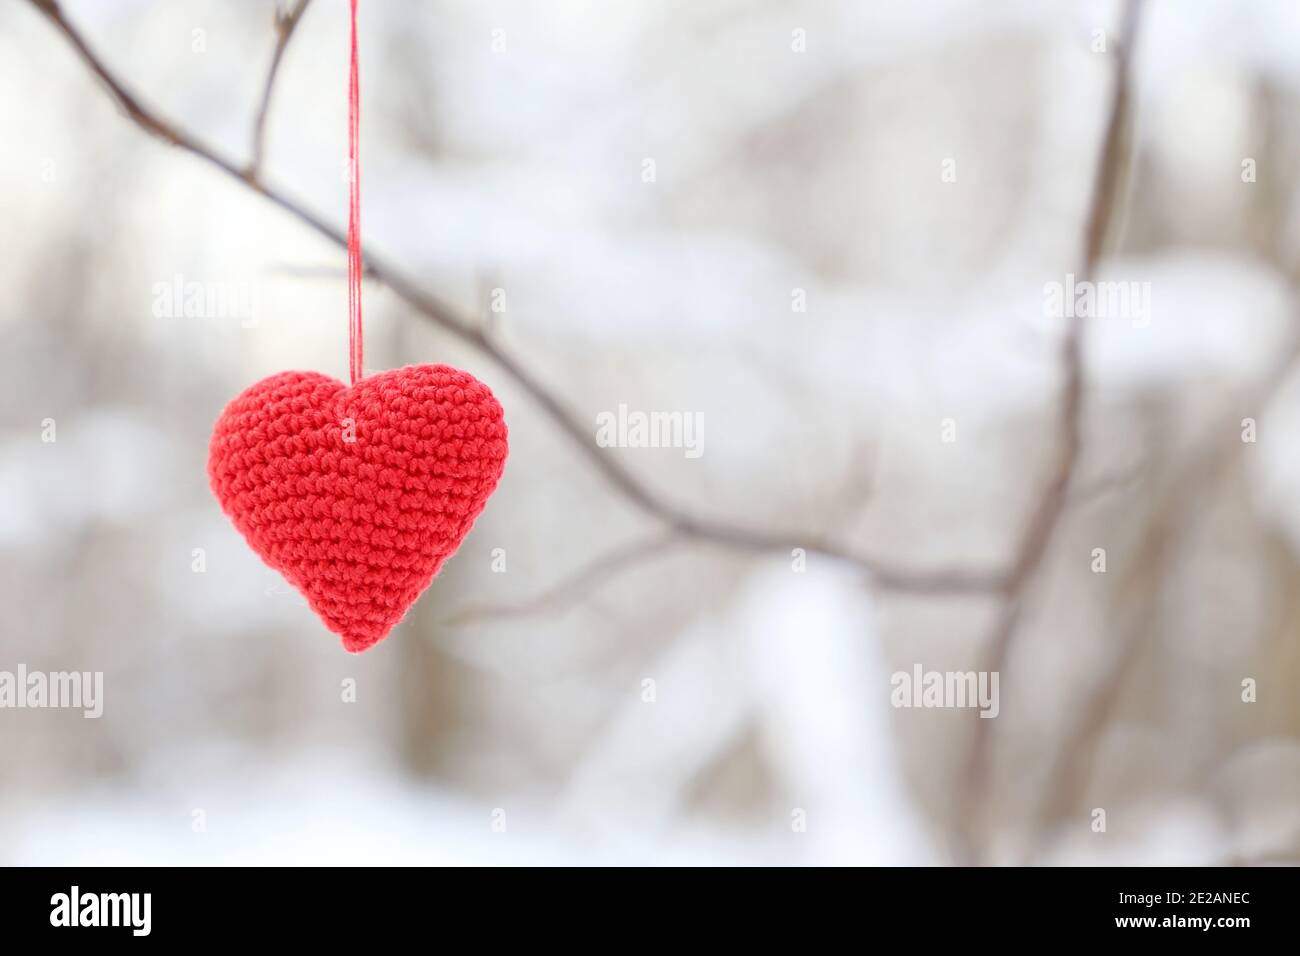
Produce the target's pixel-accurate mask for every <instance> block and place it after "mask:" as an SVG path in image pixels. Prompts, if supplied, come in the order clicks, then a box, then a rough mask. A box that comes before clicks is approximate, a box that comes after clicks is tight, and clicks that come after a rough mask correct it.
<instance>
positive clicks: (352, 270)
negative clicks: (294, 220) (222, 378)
mask: <svg viewBox="0 0 1300 956" xmlns="http://www.w3.org/2000/svg"><path fill="white" fill-rule="evenodd" d="M360 118H361V97H360V96H359V95H358V92H357V0H352V66H351V70H350V71H349V76H348V374H349V375H350V376H351V377H352V384H353V385H355V384H357V380H358V379H360V378H362V377H364V375H365V372H364V369H363V366H362V354H363V350H362V341H361V339H362V336H361V272H362V268H361V149H360V146H361V144H360V141H359V137H358V135H357V131H358V129H359V126H360Z"/></svg>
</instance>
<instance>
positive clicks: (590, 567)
mask: <svg viewBox="0 0 1300 956" xmlns="http://www.w3.org/2000/svg"><path fill="white" fill-rule="evenodd" d="M680 542H681V538H680V536H679V535H676V534H674V533H672V532H668V533H666V534H657V535H652V536H650V537H648V538H642V539H639V540H636V541H633V542H632V543H630V544H625V545H621V546H619V547H617V548H615V549H613V550H612V551H609V552H608V553H606V554H603V555H600V556H599V557H597V558H594V559H593V560H591V561H590V562H588V563H587V564H585V565H583V566H582V567H581V568H579V569H578V570H576V571H574V572H573V573H572V574H569V575H568V576H566V577H565V578H564V579H563V580H561V581H560V582H559V583H558V584H556V585H554V586H553V587H550V588H548V589H547V590H545V591H543V592H542V593H540V594H538V595H535V596H534V597H531V598H528V599H527V600H525V601H522V602H520V603H518V604H507V605H482V606H474V607H468V608H466V609H465V610H463V611H460V612H459V613H457V614H453V615H452V616H451V617H449V618H447V619H446V620H445V621H444V622H443V623H444V624H447V625H451V626H457V625H462V624H467V623H469V622H471V621H481V620H488V619H493V618H504V617H524V616H527V615H530V614H536V613H539V612H542V611H551V612H556V611H563V610H566V609H567V608H569V607H571V606H572V605H574V604H577V603H578V602H579V601H580V600H581V599H582V597H583V595H585V594H589V593H591V592H592V591H593V590H595V589H596V588H598V587H600V586H601V585H602V584H604V583H605V582H606V581H609V580H611V579H612V578H614V577H616V576H617V575H619V574H621V573H623V572H624V571H626V570H628V569H630V568H632V567H635V566H636V565H639V564H641V563H643V562H645V561H649V560H650V559H652V558H654V557H657V556H658V555H660V554H663V553H664V552H665V551H667V550H668V549H669V548H671V547H672V546H673V545H674V544H678V543H680Z"/></svg>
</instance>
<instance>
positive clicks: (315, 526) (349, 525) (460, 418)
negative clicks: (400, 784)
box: [208, 365, 506, 653]
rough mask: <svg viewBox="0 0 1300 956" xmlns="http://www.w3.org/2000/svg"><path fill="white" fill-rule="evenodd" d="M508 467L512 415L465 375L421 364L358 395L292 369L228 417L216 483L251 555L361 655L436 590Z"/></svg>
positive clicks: (216, 440) (213, 465) (216, 436)
mask: <svg viewBox="0 0 1300 956" xmlns="http://www.w3.org/2000/svg"><path fill="white" fill-rule="evenodd" d="M505 461H506V425H505V421H504V420H503V418H502V413H501V406H500V404H498V402H497V400H496V399H495V398H493V396H492V393H491V392H490V391H488V388H487V386H486V385H484V384H483V383H482V382H480V381H478V380H477V379H476V378H474V376H472V375H469V374H468V373H466V372H462V371H459V370H458V369H454V368H450V367H448V366H446V365H416V366H410V367H408V368H402V369H395V370H393V371H391V372H383V373H381V374H379V375H374V376H372V377H370V378H366V379H362V380H361V381H360V382H357V384H356V385H354V386H352V387H351V388H349V387H347V386H346V385H344V384H343V383H342V382H340V381H338V380H337V379H333V378H330V377H329V376H327V375H320V374H318V373H316V372H281V373H280V374H279V375H272V376H271V377H270V378H265V379H263V380H262V381H260V382H258V383H257V384H256V385H253V386H250V387H249V388H248V389H246V390H245V391H244V392H243V393H242V394H241V395H240V396H239V397H238V398H236V399H235V400H234V401H233V402H231V403H230V404H229V405H228V406H227V407H226V410H225V411H224V412H222V413H221V417H220V418H219V419H217V424H216V427H215V428H214V429H213V432H212V445H211V448H210V449H209V455H208V477H209V479H210V480H211V482H212V491H213V493H214V494H216V496H217V500H218V501H220V502H221V507H222V509H223V510H224V511H225V512H226V514H228V515H229V516H230V518H231V520H232V521H233V522H234V523H235V527H236V528H238V529H239V531H240V533H241V534H243V536H244V537H245V538H246V539H247V540H248V543H249V545H250V546H251V547H252V549H253V550H254V551H256V552H257V553H258V554H259V555H260V556H261V558H262V560H263V561H265V562H266V563H267V564H269V565H270V566H271V567H273V568H275V570H277V571H279V572H280V573H281V574H283V575H284V577H285V579H286V580H288V581H289V583H290V584H292V585H293V586H294V587H296V588H297V589H298V590H299V591H301V592H302V593H303V595H304V596H305V597H306V598H307V602H308V603H309V604H310V605H311V607H312V610H314V611H315V612H316V613H317V614H318V615H320V618H321V620H323V621H324V622H325V626H326V627H328V628H329V629H330V630H331V631H334V632H335V633H336V634H339V635H340V636H341V637H342V638H343V646H344V648H346V649H347V650H349V651H352V652H354V653H355V652H359V651H363V650H365V649H366V648H368V647H370V646H372V645H374V644H375V643H377V642H378V641H380V640H382V639H383V638H384V637H385V635H387V634H388V632H389V631H390V630H392V628H393V626H394V625H395V624H397V622H398V621H400V620H401V619H402V616H403V615H404V614H405V613H406V610H407V608H409V607H410V606H411V605H412V604H413V603H415V599H416V598H418V597H419V596H420V593H421V592H422V591H424V589H425V588H426V587H428V586H429V582H430V581H432V580H433V576H434V575H435V574H437V573H438V569H439V568H440V567H441V566H442V563H443V561H445V560H446V559H447V558H448V557H450V556H451V554H452V553H453V552H455V550H456V548H457V547H459V546H460V542H461V540H462V539H463V538H464V537H465V535H466V534H468V533H469V529H470V526H471V525H472V524H473V523H474V519H475V518H477V517H478V515H479V512H480V511H482V510H483V505H484V504H485V503H486V502H487V499H488V496H489V495H490V494H492V491H493V489H494V488H496V484H497V480H498V479H499V478H500V477H501V470H502V469H503V468H504V467H505Z"/></svg>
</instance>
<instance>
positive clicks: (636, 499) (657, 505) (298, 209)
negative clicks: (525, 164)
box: [30, 0, 1018, 594]
mask: <svg viewBox="0 0 1300 956" xmlns="http://www.w3.org/2000/svg"><path fill="white" fill-rule="evenodd" d="M30 2H31V3H32V4H33V6H35V7H36V8H37V9H38V10H40V11H41V12H42V13H44V14H45V16H46V17H48V18H49V20H50V21H51V22H52V23H53V24H54V26H55V27H56V28H57V29H58V30H59V31H60V32H61V33H62V34H63V35H64V36H65V37H66V38H67V40H68V42H69V43H70V44H71V45H72V47H73V49H74V50H76V52H77V55H78V56H79V57H80V58H81V59H82V61H83V62H84V63H85V64H86V65H87V66H88V67H89V68H90V70H91V71H92V72H93V73H94V74H95V75H96V76H98V77H99V79H100V80H101V81H102V82H103V83H104V84H105V85H106V86H107V88H108V91H109V93H110V94H111V95H112V97H113V98H114V99H115V100H116V101H117V103H118V105H119V106H121V108H122V109H123V110H124V111H125V112H126V114H127V116H128V118H130V119H131V120H132V121H133V122H134V123H135V124H136V125H138V126H139V127H140V128H141V129H143V130H144V131H145V132H147V133H149V134H150V135H152V136H155V137H157V138H158V139H161V140H162V141H164V142H166V143H169V144H171V145H174V146H178V147H180V148H181V149H183V150H185V151H186V152H188V153H190V154H192V155H194V156H197V157H199V158H200V159H202V160H205V161H206V162H208V163H210V164H212V165H214V166H216V167H217V168H218V169H220V170H222V171H223V172H225V173H226V174H227V175H229V176H231V177H233V178H235V179H237V180H239V181H240V182H242V183H244V184H245V185H246V186H247V187H248V188H250V189H252V190H253V191H255V192H256V193H258V194H259V195H261V196H262V197H264V198H265V199H267V200H269V201H270V202H272V203H274V204H275V205H277V206H279V207H280V208H281V209H283V210H284V211H286V212H288V213H290V214H291V215H293V216H294V217H296V218H297V219H298V220H299V221H301V222H302V223H304V224H305V225H307V226H309V227H310V228H312V229H313V230H314V231H316V232H317V233H319V234H320V235H322V236H324V237H325V238H326V239H329V240H330V241H331V242H333V243H335V244H336V245H338V246H340V247H343V248H346V246H347V239H346V236H345V235H344V234H343V233H342V232H341V231H340V230H339V229H338V228H336V227H335V226H333V225H331V224H330V223H328V222H326V221H325V219H324V218H322V217H321V216H320V215H318V214H316V213H314V212H312V211H310V210H308V209H307V208H306V207H305V206H303V205H302V204H300V203H298V202H297V201H295V200H293V199H291V198H289V197H288V196H287V195H286V194H285V193H283V192H281V191H279V190H276V189H273V188H271V187H269V186H267V185H266V184H265V183H264V182H263V180H262V179H261V177H260V175H256V174H255V173H256V171H257V167H256V163H257V160H258V157H256V156H255V157H254V161H253V163H252V164H240V163H238V162H236V161H234V160H232V159H230V158H229V157H227V156H224V155H222V154H221V153H220V152H218V151H217V150H216V149H214V148H213V147H211V146H209V145H207V144H205V143H204V142H203V141H202V140H200V139H199V138H198V137H197V136H195V135H194V134H193V133H191V132H190V131H188V130H186V129H184V128H183V127H181V126H179V125H177V124H176V123H174V122H172V121H171V120H168V119H165V118H163V117H161V116H160V115H159V114H158V113H157V112H155V111H154V110H152V109H148V108H146V107H145V106H144V105H143V104H142V103H141V102H140V101H139V100H138V99H137V98H136V97H135V96H134V95H132V94H131V93H130V92H128V91H127V89H126V87H125V86H124V85H123V83H122V81H121V80H119V79H118V78H117V76H116V75H115V74H114V73H113V72H112V71H111V70H110V69H109V68H108V67H107V66H106V65H105V64H104V62H103V61H102V60H101V59H100V58H99V56H98V55H97V54H96V53H95V52H94V51H93V50H91V49H90V47H89V45H88V44H87V43H86V41H85V39H84V38H83V37H82V36H81V34H80V32H79V31H78V30H77V29H76V28H75V27H74V25H73V24H72V23H71V22H70V21H69V20H68V19H67V18H66V17H65V16H64V15H63V11H62V10H61V9H60V7H59V4H58V3H57V2H56V0H30ZM296 22H297V21H295V23H296ZM277 29H279V30H280V36H281V38H282V40H283V42H284V43H286V44H287V42H288V36H287V33H286V31H285V28H284V27H283V26H278V27H277ZM270 79H271V81H273V80H274V76H272V77H271V78H270ZM258 122H260V119H259V120H258ZM256 139H257V137H256V135H255V136H254V140H255V141H256ZM366 259H367V268H368V271H369V273H370V274H371V275H373V276H374V277H375V278H376V279H378V280H379V281H381V282H382V283H384V285H386V286H387V287H388V288H389V289H391V290H392V291H393V292H394V293H396V294H397V296H398V297H400V298H401V299H403V300H404V301H405V302H406V303H407V304H408V305H409V306H411V307H412V308H413V309H414V310H415V311H416V312H417V313H419V314H420V315H421V316H423V317H424V318H426V319H428V320H429V321H431V322H433V323H434V324H435V325H437V326H439V327H440V328H442V329H444V330H446V331H447V332H450V333H451V334H452V335H454V336H455V337H457V338H458V339H460V340H461V341H463V342H465V343H467V344H469V345H470V346H472V347H474V348H475V349H477V350H478V351H479V352H481V353H482V354H484V355H486V356H487V357H488V358H490V359H491V360H492V361H493V362H495V363H496V364H497V366H498V367H500V368H501V369H502V370H503V371H505V372H506V373H507V374H508V375H509V376H510V377H511V378H512V379H513V380H514V382H515V384H516V385H518V386H519V387H520V388H521V389H523V391H524V392H525V393H526V394H527V395H528V396H529V397H530V398H531V399H532V400H533V402H534V403H535V404H536V405H537V407H538V408H539V409H540V410H541V411H542V412H543V413H544V414H545V415H546V417H547V418H549V419H550V420H551V421H552V422H553V423H554V424H555V425H556V426H557V427H558V428H559V430H560V431H561V432H562V433H563V434H564V435H566V436H567V437H568V439H569V440H570V441H571V442H572V443H573V444H574V445H575V446H576V447H577V448H578V449H579V450H580V451H581V453H582V454H583V455H584V456H585V457H586V458H587V460H588V461H589V462H590V463H591V464H592V466H593V467H594V468H595V469H596V470H597V471H598V472H600V473H601V474H602V475H604V476H605V478H606V479H607V480H608V481H609V482H610V484H612V485H613V486H614V487H615V488H616V489H617V490H618V491H619V492H620V493H621V494H622V495H623V496H624V497H625V498H626V499H627V500H628V501H629V502H630V503H631V504H633V505H634V506H635V507H637V508H638V509H640V510H641V511H642V512H644V513H645V514H647V515H649V516H650V517H652V518H655V519H657V520H658V521H660V522H662V523H663V524H665V525H667V526H668V529H669V530H670V531H672V532H674V533H676V534H680V535H682V536H684V537H687V538H694V539H698V540H701V541H708V542H712V543H714V544H718V545H721V546H724V547H728V548H732V549H735V550H738V551H750V552H766V551H787V552H788V551H790V550H791V549H793V548H802V549H804V550H805V551H806V552H809V553H815V554H820V555H823V556H825V557H829V558H833V559H835V560H839V561H843V562H845V563H847V564H850V565H853V566H855V567H857V568H859V569H861V570H862V571H863V572H865V573H866V574H868V575H870V577H871V579H872V580H873V582H874V583H875V584H876V585H878V586H880V587H884V588H890V589H895V590H899V591H908V592H915V593H924V594H989V593H1000V592H1005V593H1010V591H1011V588H1010V584H1011V582H1014V581H1015V578H1016V575H1017V573H1018V565H1017V567H1016V568H1012V569H1011V571H1009V572H1007V571H1000V570H996V569H994V570H984V569H970V568H939V569H933V568H912V567H901V566H896V565H893V564H891V563H889V562H887V561H885V560H882V559H880V558H878V557H875V556H872V555H866V554H862V553H859V552H857V551H855V550H852V549H850V548H848V547H846V546H844V545H843V544H841V543H839V542H837V541H835V540H833V539H831V538H829V537H826V538H814V539H812V540H808V538H807V537H806V536H802V535H796V534H790V533H786V532H781V531H768V530H765V529H755V528H747V527H741V526H737V525H732V524H727V523H723V522H719V521H714V520H711V519H709V518H703V517H699V516H696V515H693V514H691V513H689V512H687V511H685V510H683V509H681V508H680V507H678V506H676V505H674V504H672V503H669V502H667V501H665V500H664V499H662V498H661V497H659V496H658V495H657V494H656V493H655V492H653V491H652V490H651V489H650V488H648V487H647V486H646V485H645V484H644V483H643V482H642V481H641V480H640V479H639V478H638V477H636V476H635V475H634V474H633V473H632V472H631V471H629V470H628V469H627V468H625V467H624V466H623V465H621V464H620V463H619V462H618V460H617V459H615V458H614V457H613V456H611V455H609V454H607V453H605V452H604V451H602V450H601V449H600V448H598V447H597V446H596V444H595V442H594V441H593V440H592V437H593V436H592V434H591V431H590V429H588V428H587V427H586V426H585V425H584V424H583V423H582V422H581V421H580V419H579V418H578V417H577V416H576V415H575V414H574V413H573V412H572V411H571V410H570V409H569V408H568V407H566V405H565V403H564V401H563V400H562V399H561V398H560V397H559V396H557V395H556V394H555V393H553V392H552V391H551V390H550V389H549V388H548V387H547V386H546V385H544V384H543V383H542V382H541V381H539V380H538V378H537V377H536V376H535V375H534V374H533V373H532V372H531V371H529V370H528V369H527V368H525V367H524V365H522V364H521V363H520V362H519V360H518V359H516V358H514V357H513V356H511V355H510V354H509V353H507V352H506V351H504V350H503V349H502V348H501V347H500V346H499V345H498V344H497V343H496V342H494V341H493V340H492V339H491V338H490V337H489V335H488V333H487V331H486V330H485V329H484V328H483V326H482V324H481V323H475V322H472V321H470V320H469V319H466V318H464V317H462V316H461V315H459V314H458V312H457V310H455V309H454V308H453V307H451V306H450V305H448V304H447V303H445V302H443V301H442V300H441V299H439V298H438V297H436V296H434V295H431V294H430V293H428V292H425V291H424V290H423V289H421V288H420V287H419V285H418V284H417V283H415V282H414V281H413V280H411V279H409V278H408V277H406V276H405V275H404V274H403V273H402V272H401V271H399V270H398V269H397V268H395V267H394V266H393V265H391V264H390V263H388V262H386V261H384V260H383V259H381V258H379V257H377V256H374V255H371V254H367V255H366Z"/></svg>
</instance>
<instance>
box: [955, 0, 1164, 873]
mask: <svg viewBox="0 0 1300 956" xmlns="http://www.w3.org/2000/svg"><path fill="white" fill-rule="evenodd" d="M1139 5H1140V4H1139V0H1129V2H1128V3H1127V4H1126V5H1125V7H1124V19H1123V27H1122V37H1121V39H1120V42H1119V44H1118V47H1117V50H1116V69H1115V80H1114V85H1113V87H1112V90H1111V99H1110V107H1109V110H1108V119H1107V122H1106V130H1105V135H1104V138H1103V140H1102V148H1101V154H1100V158H1099V161H1098V164H1097V172H1096V176H1095V178H1094V180H1093V186H1092V193H1091V197H1090V199H1089V202H1088V218H1087V222H1086V223H1085V226H1084V233H1083V263H1082V268H1081V270H1080V274H1081V278H1082V279H1089V278H1090V277H1091V276H1092V275H1093V274H1094V273H1095V272H1096V269H1097V263H1098V261H1099V260H1100V258H1101V251H1102V246H1103V244H1104V242H1105V240H1106V235H1107V231H1108V229H1109V226H1110V223H1111V220H1112V218H1113V214H1114V211H1115V207H1116V205H1117V200H1118V195H1117V193H1118V188H1117V187H1118V184H1119V181H1120V178H1121V172H1122V167H1123V159H1124V157H1123V150H1122V148H1121V145H1122V139H1123V136H1122V134H1123V131H1124V126H1125V121H1126V118H1127V114H1128V94H1129V75H1130V69H1131V64H1132V53H1133V47H1134V45H1135V44H1136V42H1137V30H1138V9H1139ZM1083 325H1084V317H1083V316H1082V315H1081V314H1079V313H1078V312H1077V311H1075V314H1074V316H1073V317H1072V318H1071V319H1070V320H1069V324H1068V325H1067V327H1066V330H1065V335H1064V339H1063V341H1062V344H1061V363H1062V366H1063V371H1064V376H1065V385H1064V389H1063V394H1062V397H1061V404H1060V412H1059V417H1058V424H1057V433H1058V435H1059V436H1060V438H1059V441H1060V444H1059V446H1058V451H1057V456H1056V463H1055V465H1054V467H1053V469H1052V473H1051V478H1050V480H1049V481H1048V484H1047V486H1046V488H1045V489H1044V490H1043V493H1042V495H1041V496H1040V498H1039V499H1038V503H1037V505H1036V506H1035V508H1034V510H1033V512H1032V513H1031V515H1030V518H1029V524H1028V526H1027V529H1026V531H1025V534H1024V536H1023V538H1022V539H1021V541H1020V546H1019V548H1018V549H1017V551H1016V557H1015V560H1014V561H1013V563H1012V567H1011V573H1010V575H1009V576H1008V578H1007V580H1006V582H1005V584H1004V588H1003V594H1002V605H1001V608H1000V609H999V611H998V613H997V616H996V619H995V621H994V625H993V629H992V633H991V636H990V637H989V638H988V641H987V646H988V652H987V655H988V657H987V663H986V664H985V669H986V670H987V671H989V672H991V673H992V672H1001V671H1002V669H1003V667H1004V666H1005V664H1006V662H1007V660H1008V658H1009V657H1010V651H1011V646H1012V643H1013V641H1014V640H1015V636H1016V633H1017V630H1018V626H1019V624H1020V618H1021V612H1022V610H1023V605H1024V601H1025V597H1026V595H1027V594H1028V591H1029V587H1030V585H1031V584H1032V583H1033V581H1034V579H1035V577H1036V575H1037V571H1038V569H1039V568H1040V567H1041V565H1042V563H1043V558H1044V557H1045V556H1046V554H1047V552H1048V549H1049V547H1050V545H1051V543H1052V541H1053V539H1054V538H1055V537H1056V534H1057V531H1058V529H1059V528H1060V525H1061V518H1062V517H1063V516H1064V514H1065V511H1066V506H1067V504H1068V502H1069V498H1070V488H1071V484H1072V483H1073V481H1074V477H1075V470H1076V466H1077V465H1078V462H1079V458H1080V455H1081V450H1082V432H1083V404H1084V402H1083V398H1084V396H1083V372H1084V370H1083ZM993 723H994V721H984V720H977V721H975V728H974V730H973V735H974V736H973V738H972V741H971V746H970V750H969V752H968V754H967V760H966V764H965V767H964V770H963V773H964V778H963V785H962V786H961V787H960V793H961V797H962V803H961V806H960V812H959V820H958V828H959V832H958V834H957V848H958V851H959V854H960V855H961V856H963V857H964V858H965V860H966V862H973V861H974V860H975V859H977V858H978V855H979V853H980V852H981V848H980V847H979V846H977V845H976V830H977V828H978V826H979V822H980V819H981V817H982V815H983V812H984V804H985V800H986V791H987V789H988V784H989V775H990V764H991V762H992V735H993V728H992V727H991V725H992V724H993Z"/></svg>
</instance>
